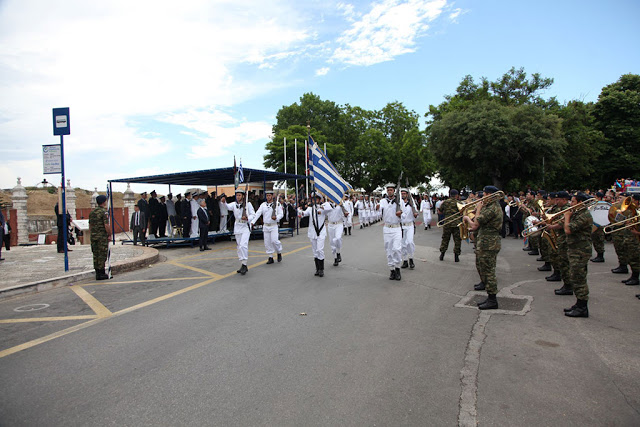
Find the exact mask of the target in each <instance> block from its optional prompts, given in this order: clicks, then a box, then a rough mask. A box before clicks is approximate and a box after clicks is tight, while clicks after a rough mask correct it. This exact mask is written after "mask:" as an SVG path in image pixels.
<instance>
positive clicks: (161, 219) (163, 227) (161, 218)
mask: <svg viewBox="0 0 640 427" xmlns="http://www.w3.org/2000/svg"><path fill="white" fill-rule="evenodd" d="M168 219H169V215H168V214H167V204H166V203H165V197H164V196H160V210H159V212H158V231H159V233H160V237H167V220H168Z"/></svg>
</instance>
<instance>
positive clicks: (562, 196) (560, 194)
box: [557, 190, 571, 200]
mask: <svg viewBox="0 0 640 427" xmlns="http://www.w3.org/2000/svg"><path fill="white" fill-rule="evenodd" d="M557 198H558V199H567V200H570V199H571V195H570V194H569V193H568V192H566V191H564V190H562V191H558V194H557Z"/></svg>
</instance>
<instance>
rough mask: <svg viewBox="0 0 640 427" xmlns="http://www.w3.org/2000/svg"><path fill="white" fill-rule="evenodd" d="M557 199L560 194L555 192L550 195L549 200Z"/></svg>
mask: <svg viewBox="0 0 640 427" xmlns="http://www.w3.org/2000/svg"><path fill="white" fill-rule="evenodd" d="M556 197H558V193H556V192H555V191H552V192H550V193H549V198H551V199H555V198H556Z"/></svg>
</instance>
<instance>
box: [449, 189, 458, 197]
mask: <svg viewBox="0 0 640 427" xmlns="http://www.w3.org/2000/svg"><path fill="white" fill-rule="evenodd" d="M458 194H460V193H459V192H458V190H456V189H455V188H452V189H451V190H449V196H457V195H458Z"/></svg>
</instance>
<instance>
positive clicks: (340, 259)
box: [336, 253, 342, 262]
mask: <svg viewBox="0 0 640 427" xmlns="http://www.w3.org/2000/svg"><path fill="white" fill-rule="evenodd" d="M336 259H337V260H338V262H342V255H340V253H338V254H337V256H336Z"/></svg>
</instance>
